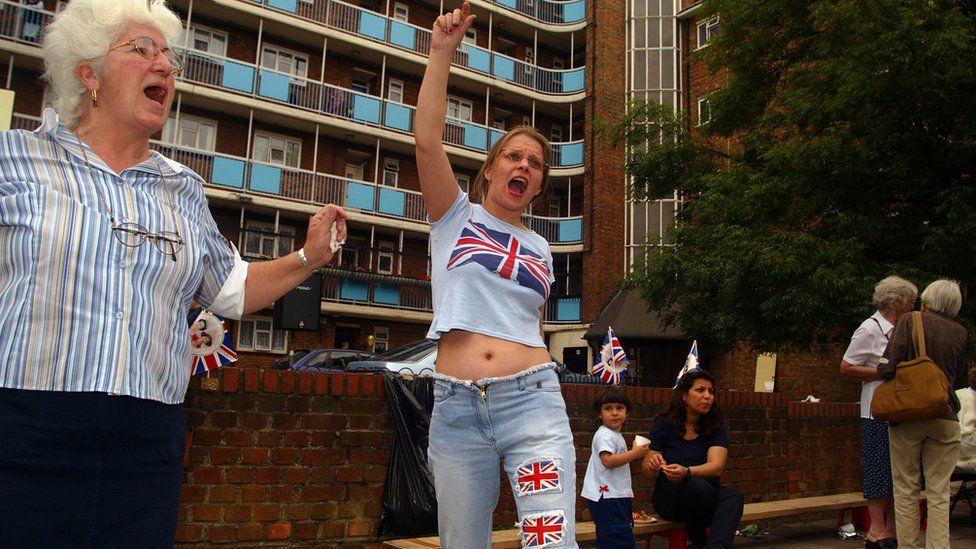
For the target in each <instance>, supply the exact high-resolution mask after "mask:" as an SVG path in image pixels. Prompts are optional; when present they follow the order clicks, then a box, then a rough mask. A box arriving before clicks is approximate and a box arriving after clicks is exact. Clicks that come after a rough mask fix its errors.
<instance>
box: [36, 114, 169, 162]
mask: <svg viewBox="0 0 976 549" xmlns="http://www.w3.org/2000/svg"><path fill="white" fill-rule="evenodd" d="M34 132H35V133H37V134H39V135H47V136H50V137H52V138H54V139H55V140H56V141H57V142H58V143H60V144H61V146H63V147H64V148H65V150H67V151H68V152H69V153H70V154H72V155H74V156H76V157H78V158H79V159H81V160H84V155H83V154H82V148H84V150H85V152H86V153H88V158H89V159H90V161H91V165H92V167H93V168H98V169H100V170H103V171H107V172H110V173H115V170H113V169H112V168H110V167H109V166H108V164H106V163H105V162H104V161H102V159H101V158H99V156H98V155H97V154H96V153H95V151H93V150H92V148H91V147H89V146H88V144H87V143H85V142H83V141H82V140H80V139H78V136H77V135H75V134H74V132H72V131H71V130H69V129H68V128H66V127H64V126H63V125H61V123H60V121H59V119H58V113H57V112H55V110H54V109H52V108H50V107H48V108H46V109H44V113H43V115H42V117H41V125H40V127H38V128H37V129H36V130H34ZM157 166H158V167H157ZM127 169H129V170H136V171H141V172H147V173H151V174H153V175H156V174H157V173H159V172H158V170H162V172H163V175H164V176H166V177H179V176H180V175H182V173H183V171H184V169H185V168H184V167H183V165H182V164H180V163H179V162H175V161H173V160H170V159H169V158H166V157H165V156H163V155H162V154H160V153H159V152H157V151H155V150H153V149H149V158H148V159H146V160H143V161H142V162H140V163H138V164H136V165H135V166H131V167H129V168H127Z"/></svg>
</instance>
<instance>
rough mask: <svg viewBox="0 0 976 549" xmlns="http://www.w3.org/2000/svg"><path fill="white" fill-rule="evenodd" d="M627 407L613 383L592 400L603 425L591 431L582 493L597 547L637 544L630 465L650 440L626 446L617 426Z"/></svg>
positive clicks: (607, 548) (608, 548) (630, 548)
mask: <svg viewBox="0 0 976 549" xmlns="http://www.w3.org/2000/svg"><path fill="white" fill-rule="evenodd" d="M630 410H631V404H630V399H629V398H627V395H626V394H624V392H623V391H621V390H620V389H618V388H616V387H608V388H606V389H604V390H602V391H600V392H599V393H597V395H596V398H595V399H594V401H593V411H594V412H595V413H596V416H597V418H598V419H599V420H600V422H601V423H602V425H601V426H600V428H599V429H597V431H596V433H595V434H594V435H593V444H592V446H591V450H592V452H591V453H590V462H589V464H588V465H587V466H586V477H585V478H584V480H583V490H582V492H581V495H582V496H583V498H584V499H585V500H586V506H587V507H588V508H589V510H590V515H591V516H592V517H593V522H594V523H595V524H596V546H597V549H611V548H626V549H633V547H634V545H635V544H636V541H635V540H634V530H633V526H634V521H633V515H632V513H633V498H634V491H633V489H632V488H631V484H630V467H629V465H630V462H632V461H637V460H641V459H643V458H644V455H646V454H647V452H648V444H649V442H648V443H644V444H641V445H637V444H634V447H633V448H631V449H630V450H628V449H627V443H626V442H625V441H624V437H623V435H621V434H620V429H621V428H623V425H624V422H625V421H627V415H628V414H629V413H630Z"/></svg>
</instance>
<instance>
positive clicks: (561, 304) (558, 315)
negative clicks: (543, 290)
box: [543, 296, 583, 324]
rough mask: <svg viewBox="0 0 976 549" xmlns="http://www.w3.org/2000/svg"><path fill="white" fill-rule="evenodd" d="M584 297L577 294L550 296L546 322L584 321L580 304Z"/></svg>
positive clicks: (547, 302)
mask: <svg viewBox="0 0 976 549" xmlns="http://www.w3.org/2000/svg"><path fill="white" fill-rule="evenodd" d="M581 302H582V299H581V298H580V297H577V296H550V297H549V300H548V301H546V316H545V319H544V320H543V322H545V323H546V324H579V323H580V322H581V321H582V318H583V317H582V314H581V312H580V305H581Z"/></svg>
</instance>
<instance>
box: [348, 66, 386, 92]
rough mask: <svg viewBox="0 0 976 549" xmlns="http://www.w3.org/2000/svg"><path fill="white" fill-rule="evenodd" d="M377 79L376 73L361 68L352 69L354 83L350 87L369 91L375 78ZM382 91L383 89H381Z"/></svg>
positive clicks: (359, 90) (360, 90)
mask: <svg viewBox="0 0 976 549" xmlns="http://www.w3.org/2000/svg"><path fill="white" fill-rule="evenodd" d="M375 79H376V75H375V74H373V73H371V72H369V71H363V70H359V69H353V70H352V84H351V85H350V87H351V88H352V89H353V90H355V91H358V92H360V93H369V89H370V87H372V84H373V80H375ZM380 91H381V92H382V90H380Z"/></svg>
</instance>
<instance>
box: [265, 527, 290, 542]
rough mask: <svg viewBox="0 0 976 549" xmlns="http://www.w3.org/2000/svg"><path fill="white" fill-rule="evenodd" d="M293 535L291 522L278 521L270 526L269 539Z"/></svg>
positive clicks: (286, 537) (285, 537)
mask: <svg viewBox="0 0 976 549" xmlns="http://www.w3.org/2000/svg"><path fill="white" fill-rule="evenodd" d="M289 537H291V524H288V523H278V524H271V525H269V526H268V539H288V538H289Z"/></svg>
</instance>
